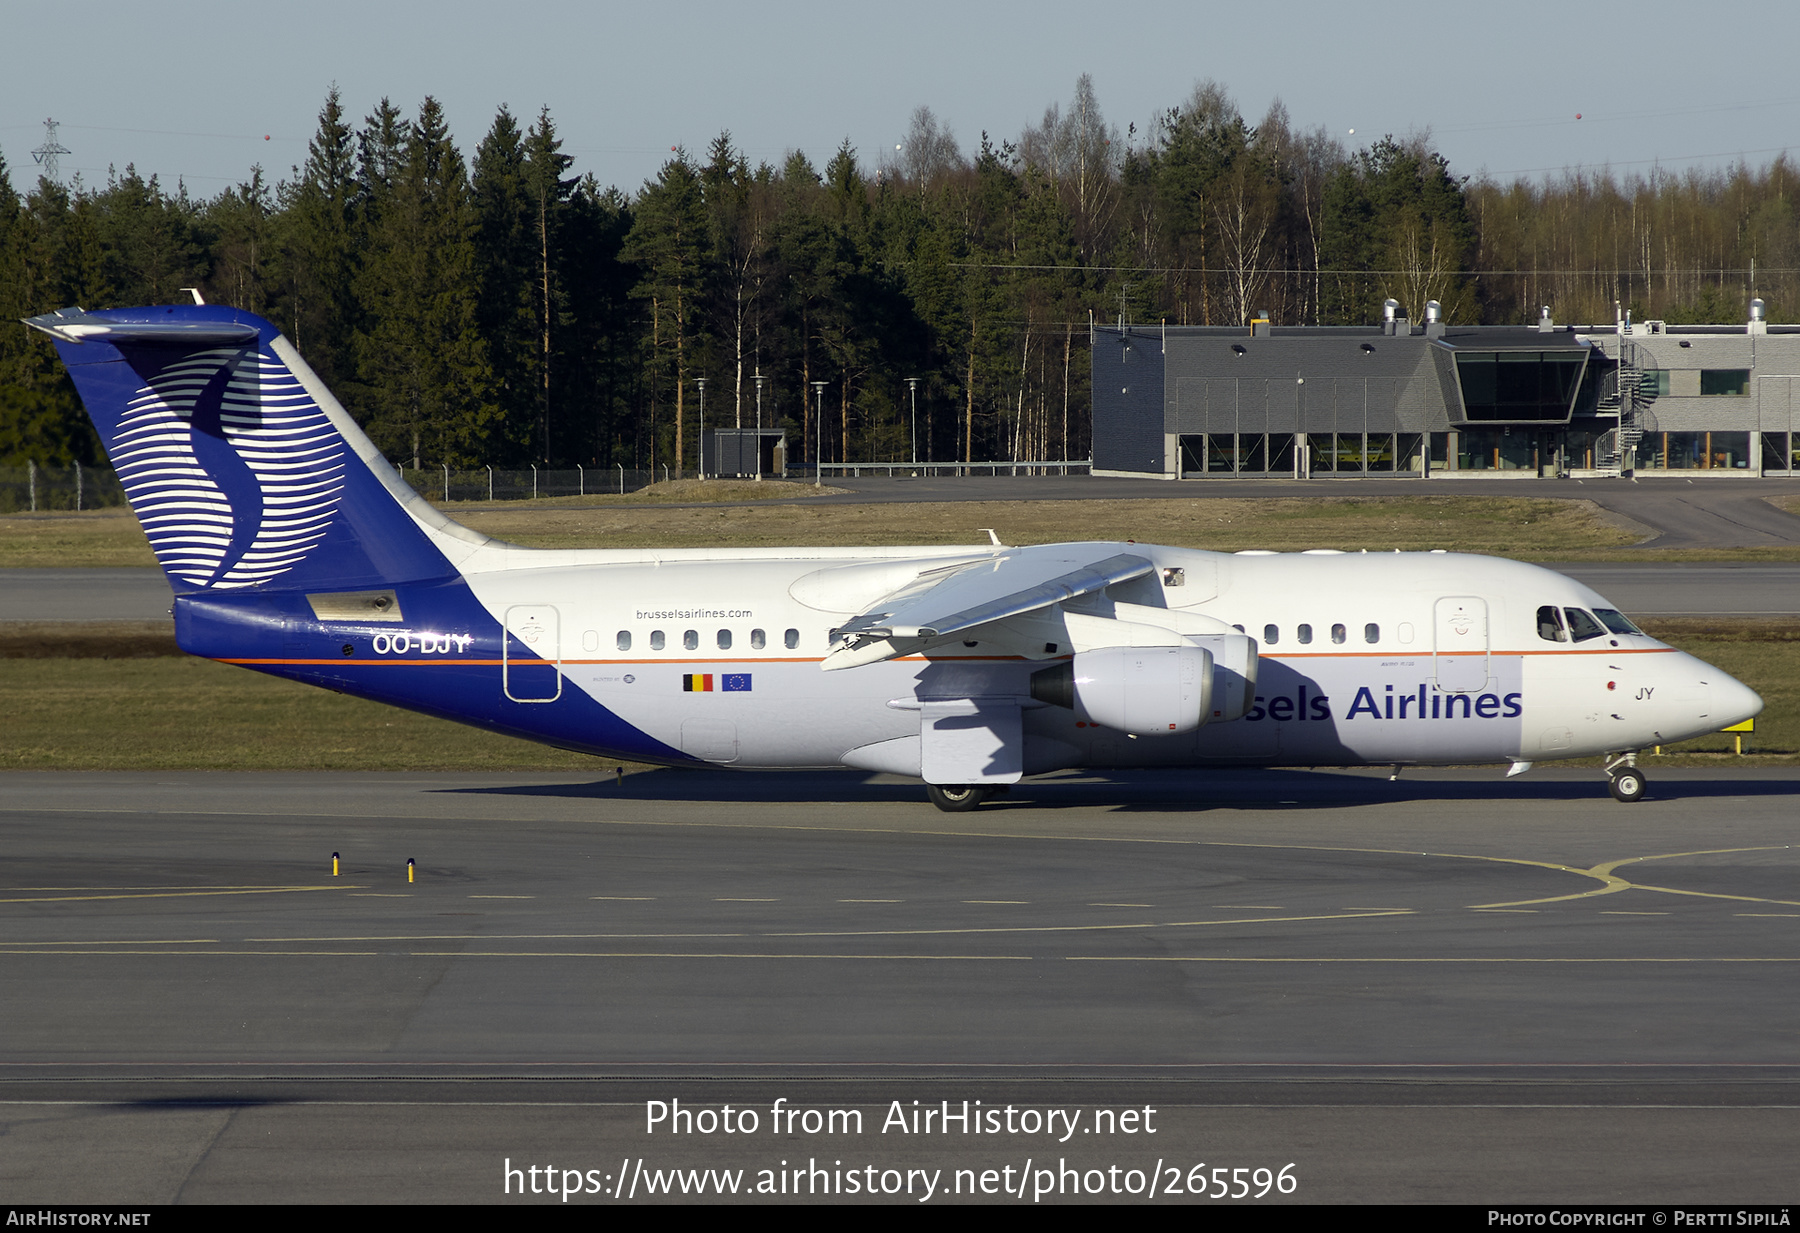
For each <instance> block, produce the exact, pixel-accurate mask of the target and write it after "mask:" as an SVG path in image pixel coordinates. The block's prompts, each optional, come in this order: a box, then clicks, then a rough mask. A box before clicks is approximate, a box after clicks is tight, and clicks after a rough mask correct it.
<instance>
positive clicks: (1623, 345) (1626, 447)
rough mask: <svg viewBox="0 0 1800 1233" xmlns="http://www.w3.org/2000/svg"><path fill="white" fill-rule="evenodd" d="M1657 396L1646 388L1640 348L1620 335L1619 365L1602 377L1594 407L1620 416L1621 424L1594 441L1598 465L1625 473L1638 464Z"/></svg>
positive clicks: (1595, 458)
mask: <svg viewBox="0 0 1800 1233" xmlns="http://www.w3.org/2000/svg"><path fill="white" fill-rule="evenodd" d="M1655 397H1656V395H1655V394H1646V393H1645V391H1644V371H1643V369H1641V368H1639V367H1638V362H1637V348H1636V347H1635V346H1633V345H1632V344H1630V343H1628V342H1625V341H1624V340H1622V339H1621V340H1620V342H1619V366H1618V367H1617V368H1616V369H1614V370H1613V371H1612V372H1609V373H1607V374H1606V375H1605V376H1604V377H1603V378H1601V382H1600V400H1599V402H1598V403H1597V404H1596V406H1595V408H1594V409H1595V410H1596V411H1597V412H1598V413H1599V414H1601V415H1617V416H1618V417H1619V426H1618V427H1617V428H1614V429H1611V430H1610V431H1608V432H1606V433H1604V434H1602V435H1601V437H1600V439H1599V440H1598V441H1597V442H1595V443H1594V463H1595V465H1596V466H1597V467H1598V469H1600V470H1603V471H1612V472H1614V473H1616V474H1620V475H1623V474H1625V473H1626V472H1627V471H1630V470H1632V469H1633V468H1634V467H1635V465H1636V460H1637V446H1638V442H1640V441H1642V440H1643V439H1644V433H1645V432H1646V431H1647V424H1648V422H1649V417H1650V401H1651V399H1653V398H1655Z"/></svg>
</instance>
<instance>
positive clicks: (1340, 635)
mask: <svg viewBox="0 0 1800 1233" xmlns="http://www.w3.org/2000/svg"><path fill="white" fill-rule="evenodd" d="M1349 636H1350V635H1349V633H1348V631H1346V630H1345V629H1344V627H1343V626H1342V625H1333V626H1332V627H1331V640H1332V641H1333V642H1335V643H1338V644H1339V645H1340V646H1341V645H1342V644H1343V642H1344V640H1345V639H1346V638H1348V637H1349Z"/></svg>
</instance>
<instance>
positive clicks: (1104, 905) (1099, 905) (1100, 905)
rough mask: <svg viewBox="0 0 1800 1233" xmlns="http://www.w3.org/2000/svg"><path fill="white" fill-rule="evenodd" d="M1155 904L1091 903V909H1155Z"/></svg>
mask: <svg viewBox="0 0 1800 1233" xmlns="http://www.w3.org/2000/svg"><path fill="white" fill-rule="evenodd" d="M1155 906H1156V905H1155V904H1154V903H1090V904H1088V907H1090V908H1153V907H1155Z"/></svg>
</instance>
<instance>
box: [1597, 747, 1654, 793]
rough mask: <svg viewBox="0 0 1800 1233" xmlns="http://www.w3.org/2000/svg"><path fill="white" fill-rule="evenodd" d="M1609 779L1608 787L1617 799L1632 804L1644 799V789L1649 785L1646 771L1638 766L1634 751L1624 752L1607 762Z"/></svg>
mask: <svg viewBox="0 0 1800 1233" xmlns="http://www.w3.org/2000/svg"><path fill="white" fill-rule="evenodd" d="M1606 774H1607V778H1608V780H1609V782H1608V784H1607V787H1608V789H1609V790H1610V791H1611V792H1612V796H1613V799H1614V800H1615V801H1621V802H1623V803H1624V804H1627V805H1629V804H1631V803H1633V802H1634V801H1641V800H1643V799H1644V790H1645V788H1646V787H1648V786H1649V784H1648V781H1647V780H1645V778H1644V772H1642V771H1640V770H1638V768H1637V753H1636V751H1633V752H1631V753H1628V754H1623V755H1621V756H1620V757H1618V758H1615V759H1614V760H1613V761H1611V762H1609V763H1607V764H1606Z"/></svg>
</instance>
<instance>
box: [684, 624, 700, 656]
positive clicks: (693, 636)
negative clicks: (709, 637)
mask: <svg viewBox="0 0 1800 1233" xmlns="http://www.w3.org/2000/svg"><path fill="white" fill-rule="evenodd" d="M681 647H682V649H683V650H685V651H698V650H699V649H700V631H699V630H697V629H690V630H688V631H687V632H686V633H684V634H682V635H681Z"/></svg>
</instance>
